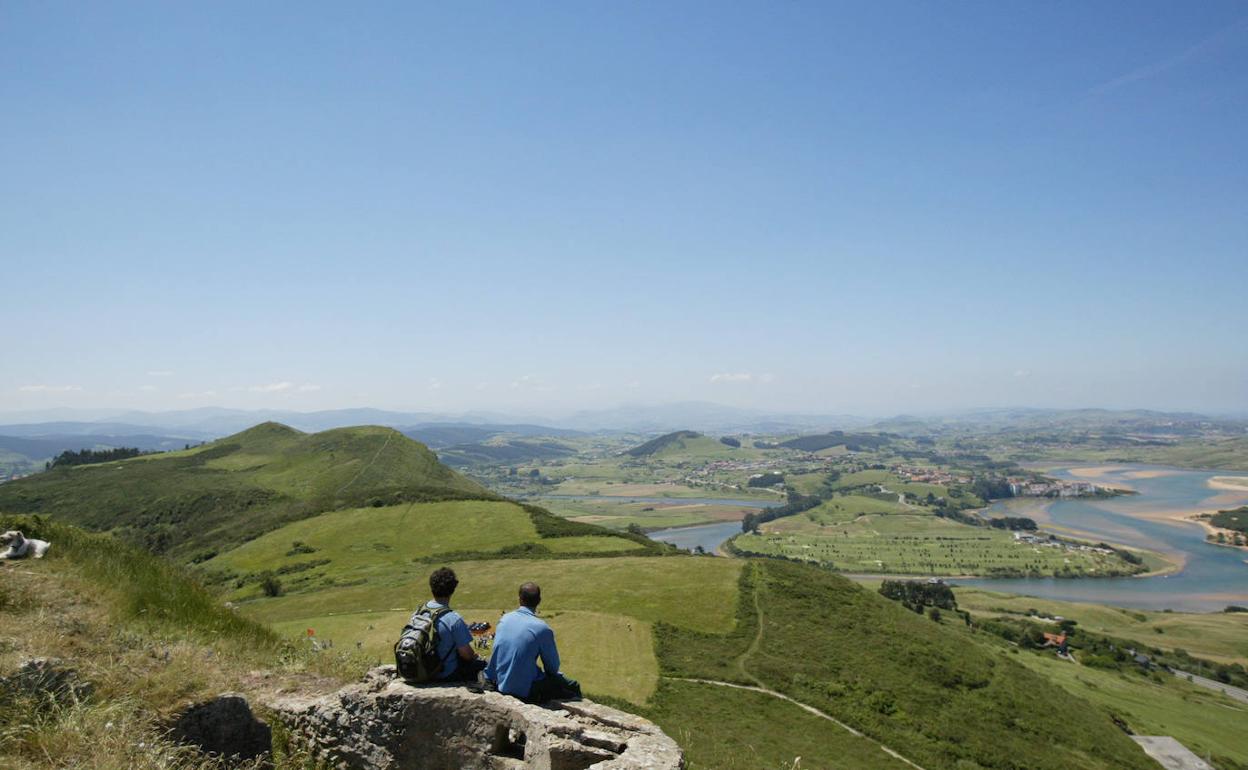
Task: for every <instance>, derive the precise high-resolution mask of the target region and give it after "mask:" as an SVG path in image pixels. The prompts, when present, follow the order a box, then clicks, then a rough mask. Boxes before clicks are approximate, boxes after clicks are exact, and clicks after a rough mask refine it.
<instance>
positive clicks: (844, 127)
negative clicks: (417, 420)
mask: <svg viewBox="0 0 1248 770" xmlns="http://www.w3.org/2000/svg"><path fill="white" fill-rule="evenodd" d="M0 103H2V104H4V105H5V118H4V120H2V121H0V168H3V169H4V170H3V173H0V264H2V265H3V273H2V274H3V277H4V285H5V287H6V288H7V291H6V292H5V293H4V302H3V304H2V305H0V325H2V327H3V328H4V330H5V331H6V334H5V337H4V349H3V354H2V355H3V358H2V360H3V361H4V366H3V367H0V411H4V412H11V411H17V410H43V409H49V408H53V407H73V408H104V407H108V408H132V409H145V410H168V409H187V408H195V407H201V406H206V405H219V406H228V407H238V408H249V409H257V408H279V409H294V410H314V409H325V408H338V407H350V406H375V407H383V408H394V409H410V410H420V411H441V412H458V411H468V410H483V411H492V412H504V413H528V414H552V413H559V412H567V411H571V410H576V409H582V408H600V407H609V406H613V405H616V404H621V403H662V402H679V401H708V402H715V403H722V404H729V405H734V406H740V407H749V408H756V409H762V410H769V411H774V412H813V413H851V414H865V415H888V414H896V413H901V412H910V413H914V412H930V411H935V410H944V409H957V408H968V407H981V406H1014V405H1028V406H1052V407H1084V406H1096V407H1110V408H1137V407H1140V408H1158V409H1184V410H1192V411H1200V412H1206V413H1215V412H1226V411H1234V412H1241V413H1242V412H1245V411H1248V345H1246V344H1245V341H1244V329H1245V324H1244V321H1243V293H1244V287H1245V286H1246V285H1248V149H1246V147H1248V146H1246V145H1245V142H1244V139H1243V138H1244V137H1245V136H1248V11H1246V10H1245V7H1244V5H1243V4H1242V3H1237V2H1208V3H1202V4H1200V5H1199V6H1196V7H1181V6H1177V5H1174V4H1165V3H1151V2H1150V3H1139V2H1121V3H1099V4H1095V5H1092V6H1087V7H1080V6H1075V5H1053V4H1034V5H1030V6H1025V5H1010V6H1002V5H1000V4H993V3H960V4H956V5H953V4H949V5H921V4H915V3H872V4H863V7H859V8H851V7H847V6H838V7H831V6H829V5H828V4H821V3H804V2H799V3H786V4H766V3H747V4H734V5H733V6H731V7H728V6H724V5H723V4H716V3H681V4H675V5H673V4H662V3H636V4H629V5H628V6H607V5H597V6H593V5H579V6H578V5H569V6H517V5H512V4H503V3H484V4H479V5H475V6H471V7H462V6H428V7H422V8H414V7H410V6H408V5H405V4H393V5H374V6H369V7H368V8H367V9H366V10H365V9H361V8H357V7H347V6H336V5H332V4H320V3H309V4H300V5H299V6H298V12H297V13H292V12H290V9H288V8H284V7H281V6H278V5H265V6H260V7H256V6H255V5H254V4H244V3H213V4H203V5H200V6H197V7H192V6H190V5H184V4H178V5H176V6H175V5H168V4H137V3H136V4H130V3H117V4H108V5H107V6H105V5H70V4H57V3H27V2H16V3H8V4H6V5H5V6H4V7H3V8H2V9H0Z"/></svg>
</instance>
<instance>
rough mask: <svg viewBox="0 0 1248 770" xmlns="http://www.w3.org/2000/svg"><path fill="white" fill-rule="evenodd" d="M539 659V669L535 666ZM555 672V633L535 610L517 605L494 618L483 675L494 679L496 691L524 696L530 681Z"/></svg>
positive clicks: (529, 687)
mask: <svg viewBox="0 0 1248 770" xmlns="http://www.w3.org/2000/svg"><path fill="white" fill-rule="evenodd" d="M539 659H540V660H541V662H542V668H538V667H537V662H538V660H539ZM557 673H559V651H558V649H557V648H556V647H555V632H554V631H552V630H551V629H550V626H548V625H546V621H544V620H542V619H541V618H539V617H537V613H535V612H534V611H533V610H531V609H529V608H528V607H521V608H519V609H517V610H513V611H511V612H509V613H507V614H506V615H504V616H503V617H502V619H501V620H499V621H498V629H497V630H496V631H495V634H494V649H493V651H492V652H491V653H490V663H489V665H488V666H486V669H485V678H486V679H488V680H489V681H491V682H494V683H495V684H496V685H497V686H498V691H499V692H503V693H506V694H508V695H514V696H516V697H517V698H527V697H529V692H530V690H532V689H533V683H534V682H536V681H537V680H539V679H543V678H545V676H546V675H547V674H557Z"/></svg>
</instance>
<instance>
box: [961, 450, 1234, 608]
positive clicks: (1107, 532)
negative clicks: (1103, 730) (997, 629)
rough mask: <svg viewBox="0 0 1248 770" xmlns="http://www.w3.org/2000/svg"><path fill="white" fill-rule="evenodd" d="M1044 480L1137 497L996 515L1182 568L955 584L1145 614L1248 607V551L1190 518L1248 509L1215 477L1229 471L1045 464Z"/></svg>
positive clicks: (1024, 505) (1024, 504)
mask: <svg viewBox="0 0 1248 770" xmlns="http://www.w3.org/2000/svg"><path fill="white" fill-rule="evenodd" d="M1041 470H1042V472H1043V473H1044V474H1045V475H1048V476H1052V477H1054V478H1060V479H1068V480H1072V481H1073V480H1082V481H1091V482H1093V483H1096V484H1101V485H1103V486H1110V487H1119V488H1129V489H1132V490H1134V491H1136V492H1137V493H1138V494H1135V495H1127V496H1123V497H1115V498H1110V499H1097V498H1073V499H1065V500H1042V499H1034V498H1018V499H1014V500H1008V501H999V502H996V503H993V504H992V505H991V506H989V507H988V509H987V510H986V511H985V513H986V514H987V515H991V516H1003V515H1013V516H1030V517H1031V518H1034V519H1035V520H1036V521H1037V522H1039V523H1040V526H1041V528H1043V529H1047V530H1050V531H1053V532H1057V533H1059V534H1070V535H1072V536H1075V537H1083V538H1087V539H1098V540H1099V539H1104V540H1106V541H1110V542H1115V543H1124V544H1127V545H1132V546H1138V547H1141V548H1147V549H1150V550H1153V551H1158V552H1161V553H1163V554H1165V555H1166V556H1167V557H1168V558H1170V559H1172V560H1174V561H1176V562H1178V563H1181V564H1182V565H1183V566H1182V568H1181V569H1180V570H1179V571H1178V572H1175V573H1173V574H1169V575H1156V576H1152V577H1128V578H1074V579H1058V578H1018V579H1013V578H1008V579H998V578H976V579H967V580H956V581H953V582H954V584H955V585H961V586H976V587H978V588H984V589H987V590H991V591H1003V592H1006V593H1012V594H1024V595H1028V596H1040V597H1047V598H1051V599H1064V600H1069V601H1082V602H1096V603H1098V604H1110V605H1114V606H1119V607H1136V608H1140V609H1152V610H1163V609H1173V610H1181V611H1188V612H1213V611H1217V610H1221V609H1222V608H1224V607H1226V605H1228V604H1239V605H1248V563H1246V562H1245V560H1246V559H1248V550H1244V549H1240V548H1228V547H1226V546H1218V545H1211V544H1209V543H1207V542H1205V530H1204V528H1202V527H1201V526H1200V525H1199V524H1196V523H1193V522H1190V521H1183V520H1182V516H1183V515H1184V514H1191V513H1197V512H1203V511H1214V510H1219V509H1225V508H1235V507H1238V506H1240V505H1245V504H1248V490H1220V489H1216V488H1214V487H1213V486H1211V484H1210V479H1212V478H1214V477H1215V476H1223V477H1235V476H1239V477H1245V476H1246V475H1248V474H1236V473H1232V472H1228V471H1190V470H1183V469H1180V468H1169V467H1164V466H1155V465H1126V464H1122V465H1112V466H1093V467H1088V466H1081V465H1068V466H1063V467H1060V468H1054V467H1052V466H1046V467H1044V468H1042V469H1041ZM1244 483H1248V481H1246V482H1244Z"/></svg>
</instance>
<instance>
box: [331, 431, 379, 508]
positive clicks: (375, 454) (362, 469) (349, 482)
mask: <svg viewBox="0 0 1248 770" xmlns="http://www.w3.org/2000/svg"><path fill="white" fill-rule="evenodd" d="M392 438H394V432H393V431H392V432H390V433H387V434H386V440H385V441H383V442H382V443H381V446H380V447H379V448H378V449H377V451H376V452H375V453H374V454H373V457H372V459H371V460H369V461H368V462H367V463H366V464H365V465H364V467H363V468H360V472H359V473H357V474H355V475H354V476H352V477H351V480H350V481H348V482H347V483H346V484H343V485H342V486H341V487H339V488H338V491H337V492H335V493H334V496H335V497H337V496H338V495H341V494H342V490H344V489H346V488H347V487H349V486H351V485H352V484H354V483H355V482H356V481H358V480H359V478H360V476H363V475H364V471H366V470H368V469H369V468H371V467H373V463H375V462H377V458H378V457H381V453H382V452H384V451H386V447H388V446H390V439H392Z"/></svg>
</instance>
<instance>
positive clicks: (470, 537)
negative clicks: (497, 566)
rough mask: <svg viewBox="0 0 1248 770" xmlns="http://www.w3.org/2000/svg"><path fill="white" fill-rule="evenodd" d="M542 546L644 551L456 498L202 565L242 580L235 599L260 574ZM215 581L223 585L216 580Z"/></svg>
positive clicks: (350, 577)
mask: <svg viewBox="0 0 1248 770" xmlns="http://www.w3.org/2000/svg"><path fill="white" fill-rule="evenodd" d="M509 547H510V548H520V547H540V548H541V549H544V551H545V552H548V553H552V554H559V553H578V554H585V553H621V552H623V553H627V552H630V551H642V550H644V549H645V546H644V545H642V544H641V543H639V542H637V541H635V540H629V539H626V538H624V537H615V536H606V537H604V536H570V537H549V538H543V537H541V536H540V535H539V533H538V531H537V527H536V526H535V524H534V522H533V518H532V516H531V515H530V513H529V512H528V511H526V510H525V509H523V508H521V507H520V506H519V505H517V504H515V503H511V502H503V501H493V500H456V501H447V502H437V503H406V504H402V505H392V506H383V507H379V508H374V507H371V506H370V507H366V508H352V509H347V510H341V511H332V512H329V513H323V514H319V515H317V516H313V517H311V518H308V519H302V520H300V521H296V522H294V523H292V524H287V525H286V526H284V527H282V528H280V529H277V530H274V531H272V532H269V533H267V534H265V535H262V536H261V537H259V538H256V539H255V540H252V541H250V542H248V543H245V544H243V545H242V546H239V547H238V548H236V549H234V550H232V551H229V552H227V553H225V554H222V555H220V556H217V557H215V558H213V559H210V560H208V561H207V562H205V563H204V565H203V567H204V569H205V570H207V571H208V573H209V574H212V573H214V572H215V573H218V574H224V575H227V576H241V577H242V578H244V579H245V580H246V579H247V578H251V579H250V580H249V581H248V582H246V584H244V585H236V587H235V588H234V590H233V591H232V593H231V594H230V597H231V598H232V599H235V600H237V599H246V598H253V597H257V596H259V595H260V586H259V577H258V576H261V575H265V574H273V575H276V576H277V577H278V579H279V580H281V581H282V583H283V585H284V587H285V590H313V589H317V588H321V587H325V586H332V585H335V584H339V583H358V582H363V581H367V580H369V579H372V578H379V579H382V580H389V579H393V578H394V577H396V576H400V575H405V574H409V573H414V572H420V571H421V570H423V569H424V568H425V567H424V565H422V564H420V563H416V560H420V559H425V558H429V557H434V556H437V555H439V554H447V555H448V558H455V556H454V555H455V554H463V553H466V552H476V553H490V552H496V551H500V550H503V549H506V548H509ZM217 582H221V580H220V579H218V581H217Z"/></svg>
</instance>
